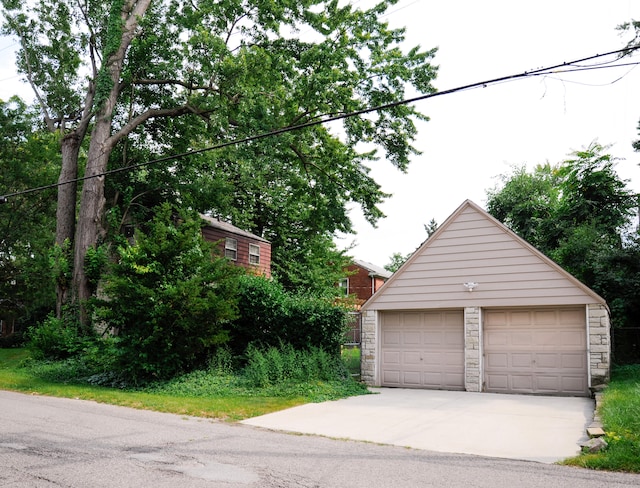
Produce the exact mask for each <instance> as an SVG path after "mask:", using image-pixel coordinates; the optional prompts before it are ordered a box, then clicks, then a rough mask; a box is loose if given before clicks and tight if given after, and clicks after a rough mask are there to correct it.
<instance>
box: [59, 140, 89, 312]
mask: <svg viewBox="0 0 640 488" xmlns="http://www.w3.org/2000/svg"><path fill="white" fill-rule="evenodd" d="M83 136H84V134H83V135H80V134H78V133H77V132H73V133H71V134H68V135H66V136H65V137H64V138H63V139H62V147H61V153H62V168H61V170H60V177H59V178H58V184H59V185H60V186H58V202H57V203H58V206H57V208H56V244H57V245H58V246H60V247H64V244H65V241H67V240H68V241H69V244H70V245H73V237H74V233H75V225H76V194H77V183H76V182H75V181H74V182H73V183H67V184H63V183H64V182H66V181H72V180H75V179H76V178H77V177H78V154H79V152H80V144H81V142H82V138H83ZM68 295H69V283H66V282H65V281H64V279H63V278H62V277H58V279H57V280H56V316H57V317H58V318H60V317H61V315H62V306H63V305H64V304H65V303H66V302H67V300H68V298H69V297H68Z"/></svg>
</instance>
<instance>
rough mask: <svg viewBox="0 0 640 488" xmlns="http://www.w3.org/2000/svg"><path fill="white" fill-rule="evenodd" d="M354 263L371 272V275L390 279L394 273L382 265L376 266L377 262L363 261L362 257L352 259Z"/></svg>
mask: <svg viewBox="0 0 640 488" xmlns="http://www.w3.org/2000/svg"><path fill="white" fill-rule="evenodd" d="M352 261H353V264H355V265H356V266H359V267H360V268H362V269H364V270H366V271H368V272H369V275H370V276H372V277H375V278H384V279H385V280H386V279H389V278H391V275H392V274H393V273H392V272H391V271H388V270H386V269H384V268H381V267H380V266H376V265H375V264H371V263H368V262H367V261H361V260H360V259H352Z"/></svg>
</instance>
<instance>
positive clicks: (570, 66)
mask: <svg viewBox="0 0 640 488" xmlns="http://www.w3.org/2000/svg"><path fill="white" fill-rule="evenodd" d="M638 49H640V46H636V47H633V48H624V49H617V50H615V51H609V52H606V53H604V54H594V55H592V56H587V57H585V58H580V59H576V60H573V61H568V62H564V63H560V64H556V65H553V66H547V67H544V68H536V69H534V70H530V71H524V72H522V73H517V74H512V75H507V76H501V77H499V78H492V79H489V80H485V81H478V82H475V83H471V84H468V85H463V86H459V87H456V88H450V89H448V90H443V91H438V92H435V93H427V94H424V95H419V96H416V97H412V98H406V99H404V100H398V101H396V102H391V103H387V104H383V105H377V106H375V107H368V108H364V109H361V110H356V111H353V112H348V113H344V114H339V115H333V116H330V117H324V118H319V119H318V120H313V121H310V122H305V123H302V124H297V125H292V126H286V127H281V128H279V129H274V130H271V131H268V132H262V133H260V134H256V135H253V136H249V137H244V138H241V139H234V140H232V141H227V142H222V143H219V144H215V145H213V146H208V147H205V148H202V149H195V150H193V151H187V152H183V153H180V154H173V155H170V156H164V157H161V158H158V159H153V160H151V161H146V162H144V163H138V164H133V165H130V166H124V167H122V168H116V169H112V170H109V171H105V172H103V173H99V174H95V175H90V176H83V177H80V178H74V179H71V180H67V181H62V182H58V183H52V184H50V185H44V186H39V187H35V188H30V189H27V190H22V191H18V192H15V193H8V194H6V195H1V196H0V204H2V203H6V202H7V201H8V199H9V198H11V197H15V196H19V195H26V194H29V193H34V192H39V191H43V190H49V189H52V188H57V187H59V186H63V185H69V184H72V183H78V182H81V181H84V180H88V179H91V178H100V177H103V176H109V175H112V174H116V173H122V172H125V171H132V170H134V169H138V168H143V167H146V166H152V165H156V164H160V163H164V162H167V161H175V160H178V159H182V158H185V157H187V156H193V155H196V154H201V153H205V152H209V151H215V150H217V149H223V148H225V147H229V146H234V145H239V144H246V143H248V142H253V141H258V140H261V139H265V138H267V137H273V136H277V135H279V134H284V133H287V132H292V131H296V130H300V129H305V128H308V127H314V126H316V125H322V124H327V123H329V122H335V121H338V120H344V119H347V118H349V117H356V116H358V115H365V114H369V113H372V112H378V111H381V110H388V109H390V108H394V107H398V106H400V105H408V104H410V103H415V102H420V101H422V100H427V99H429V98H435V97H440V96H443V95H450V94H452V93H457V92H461V91H465V90H471V89H474V88H481V87H487V86H489V85H494V84H497V83H503V82H506V81H512V80H518V79H522V78H530V77H535V76H543V75H550V74H556V75H557V74H561V73H569V72H574V71H588V70H592V69H604V68H615V67H618V66H629V65H630V64H635V65H637V64H640V62H639V63H620V64H609V65H606V64H604V63H603V64H596V65H593V66H588V65H587V66H584V65H582V66H580V65H578V63H584V62H587V61H592V60H594V59H600V58H604V57H606V56H613V55H620V57H622V56H625V55H628V54H629V53H631V52H634V51H637V50H638ZM618 59H619V58H618Z"/></svg>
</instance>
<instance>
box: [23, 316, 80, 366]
mask: <svg viewBox="0 0 640 488" xmlns="http://www.w3.org/2000/svg"><path fill="white" fill-rule="evenodd" d="M83 344H84V340H83V338H82V337H81V335H80V334H79V330H78V327H77V325H76V324H75V323H73V322H72V321H69V320H67V319H66V318H65V317H63V318H60V319H59V318H56V317H55V316H53V315H49V316H48V317H47V318H46V319H45V320H44V321H43V322H42V323H41V324H40V325H37V326H34V327H30V328H29V329H28V330H27V347H28V349H29V350H30V351H31V354H32V355H33V357H34V358H36V359H66V358H69V357H71V356H74V355H76V354H78V352H79V351H81V350H82V347H83Z"/></svg>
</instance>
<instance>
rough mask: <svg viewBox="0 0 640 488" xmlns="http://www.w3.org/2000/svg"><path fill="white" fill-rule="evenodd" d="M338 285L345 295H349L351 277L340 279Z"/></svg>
mask: <svg viewBox="0 0 640 488" xmlns="http://www.w3.org/2000/svg"><path fill="white" fill-rule="evenodd" d="M338 286H339V287H340V291H341V292H342V293H344V296H345V297H346V296H348V295H349V278H344V279H342V280H340V282H339V283H338Z"/></svg>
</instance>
